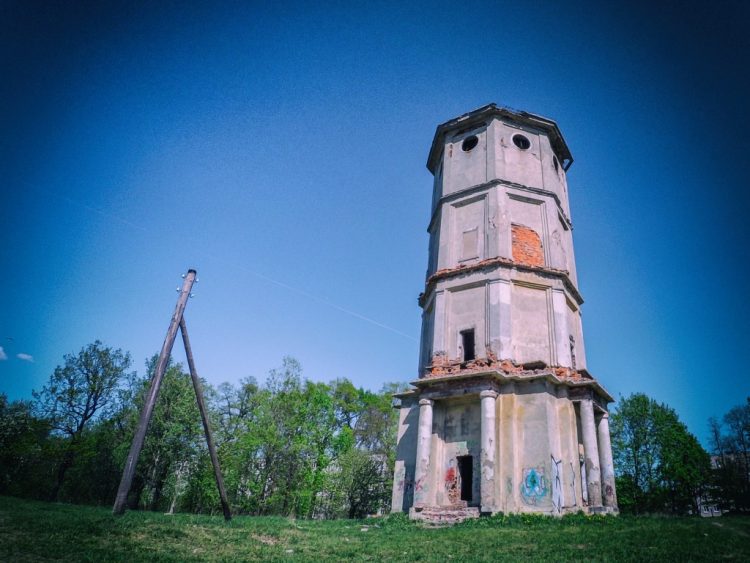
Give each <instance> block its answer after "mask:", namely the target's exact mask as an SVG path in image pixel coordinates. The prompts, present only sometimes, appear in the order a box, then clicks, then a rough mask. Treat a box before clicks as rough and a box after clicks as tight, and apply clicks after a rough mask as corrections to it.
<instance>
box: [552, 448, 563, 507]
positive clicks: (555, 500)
mask: <svg viewBox="0 0 750 563" xmlns="http://www.w3.org/2000/svg"><path fill="white" fill-rule="evenodd" d="M550 457H551V458H552V507H553V508H554V509H555V511H557V513H558V514H559V513H560V512H562V509H563V505H562V503H563V500H562V496H563V494H562V460H556V459H555V456H550Z"/></svg>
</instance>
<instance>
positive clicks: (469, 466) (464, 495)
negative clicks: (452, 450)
mask: <svg viewBox="0 0 750 563" xmlns="http://www.w3.org/2000/svg"><path fill="white" fill-rule="evenodd" d="M456 459H457V461H458V474H459V475H460V476H461V500H465V501H466V502H471V489H472V487H471V485H472V483H473V482H474V459H473V458H472V457H471V456H470V455H460V456H458V458H456Z"/></svg>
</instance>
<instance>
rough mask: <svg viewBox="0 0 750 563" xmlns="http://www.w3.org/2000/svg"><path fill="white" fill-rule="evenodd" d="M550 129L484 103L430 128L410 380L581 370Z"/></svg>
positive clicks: (561, 176)
mask: <svg viewBox="0 0 750 563" xmlns="http://www.w3.org/2000/svg"><path fill="white" fill-rule="evenodd" d="M572 162H573V158H572V156H571V154H570V150H569V149H568V146H567V145H566V143H565V140H564V139H563V137H562V134H561V133H560V130H559V129H558V127H557V124H556V123H555V122H554V121H551V120H549V119H547V118H544V117H540V116H537V115H533V114H530V113H526V112H518V111H513V110H509V109H505V108H500V107H498V106H496V105H494V104H490V105H487V106H484V107H482V108H479V109H477V110H474V111H472V112H470V113H467V114H464V115H462V116H460V117H456V118H454V119H451V120H449V121H447V122H445V123H443V124H442V125H440V126H438V128H437V131H436V133H435V138H434V140H433V142H432V147H431V149H430V155H429V158H428V161H427V167H428V169H429V170H430V172H432V174H433V175H434V178H435V179H434V184H433V199H432V211H431V217H430V223H429V226H428V231H429V234H430V246H429V259H428V266H427V281H426V287H425V291H424V293H423V295H422V297H421V299H420V304H421V306H422V308H423V323H422V347H421V355H420V373H425V370H426V371H427V372H430V371H431V370H432V373H434V372H435V371H434V368H435V366H436V362H438V363H439V362H441V361H449V362H460V363H462V364H466V363H467V362H468V363H471V362H472V361H473V360H474V359H475V358H476V359H477V360H482V361H483V362H484V364H486V363H487V362H491V361H494V360H492V358H497V359H500V360H509V361H511V362H512V363H513V364H514V365H546V366H559V367H564V368H569V369H572V370H577V369H578V370H580V369H584V368H585V362H586V360H585V352H584V350H583V334H582V329H581V317H580V315H581V314H580V305H581V303H582V302H583V299H582V297H581V295H580V293H579V291H578V282H577V276H576V265H575V256H574V253H573V236H572V224H571V220H570V207H569V203H568V186H567V178H566V172H567V170H568V168H569V167H570V165H571V164H572Z"/></svg>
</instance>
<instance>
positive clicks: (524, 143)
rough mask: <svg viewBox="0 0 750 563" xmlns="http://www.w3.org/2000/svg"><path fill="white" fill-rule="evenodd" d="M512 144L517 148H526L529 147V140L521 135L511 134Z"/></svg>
mask: <svg viewBox="0 0 750 563" xmlns="http://www.w3.org/2000/svg"><path fill="white" fill-rule="evenodd" d="M513 144H514V145H516V146H517V147H518V148H519V149H522V150H526V149H528V148H529V147H531V141H529V139H528V138H526V137H524V136H523V135H513Z"/></svg>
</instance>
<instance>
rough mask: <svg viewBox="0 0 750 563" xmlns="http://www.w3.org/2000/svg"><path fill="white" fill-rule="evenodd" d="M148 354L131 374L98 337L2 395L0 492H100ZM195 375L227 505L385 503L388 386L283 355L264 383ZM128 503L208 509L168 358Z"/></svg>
mask: <svg viewBox="0 0 750 563" xmlns="http://www.w3.org/2000/svg"><path fill="white" fill-rule="evenodd" d="M156 361H157V357H156V356H153V357H152V358H151V359H149V360H148V361H147V363H146V371H145V374H144V375H143V376H142V377H138V376H137V375H136V374H134V373H129V372H127V369H128V367H129V365H130V358H129V356H128V355H127V354H125V353H123V352H122V351H120V350H113V349H111V348H106V347H104V346H103V345H102V344H101V343H100V342H98V341H97V342H95V343H93V344H91V345H89V346H88V347H86V348H84V349H82V350H81V352H80V353H79V354H78V355H68V356H65V363H64V365H63V366H59V367H58V368H57V369H56V370H55V371H54V373H53V374H52V376H51V377H50V381H49V383H48V384H47V385H46V386H45V387H44V388H43V389H42V390H41V391H40V392H39V393H35V398H36V401H35V403H34V409H32V406H31V404H29V403H13V404H8V402H7V400H6V399H5V398H4V397H3V398H2V400H1V401H0V440H2V442H1V443H0V445H2V446H3V448H2V452H0V456H2V458H1V459H2V460H3V466H2V468H0V469H2V470H1V471H0V492H7V493H11V494H17V495H22V496H31V497H38V496H42V495H43V496H48V497H52V498H55V499H57V498H59V499H61V500H66V501H70V502H76V503H89V504H103V505H109V504H111V503H112V502H113V499H114V495H115V493H116V490H117V486H118V484H119V480H120V476H121V472H122V467H123V464H124V461H125V459H126V456H127V453H128V450H129V448H130V443H131V442H132V439H133V435H134V432H135V428H136V426H137V423H138V418H139V415H140V412H141V409H142V407H143V404H144V400H145V396H146V393H147V390H148V388H149V386H150V382H151V378H152V377H153V372H154V369H155V366H156ZM203 386H204V394H205V396H206V399H207V402H208V408H209V419H210V422H211V426H212V428H213V429H214V439H215V442H216V446H217V453H218V457H219V463H220V465H221V468H222V473H223V476H224V481H225V485H226V489H227V493H228V496H229V498H230V504H231V505H232V508H233V511H234V512H235V513H239V514H254V515H274V514H275V515H283V516H293V517H298V518H312V517H315V518H320V517H326V518H341V517H347V516H357V517H362V516H366V515H368V514H375V513H382V512H384V511H386V510H387V507H388V501H389V497H390V486H391V482H392V466H393V461H394V457H395V444H396V427H397V418H396V412H395V411H394V409H392V408H391V394H392V392H393V391H396V390H398V389H399V387H398V386H395V385H391V386H387V387H384V388H383V389H382V390H381V391H380V392H379V393H375V392H372V391H369V390H365V389H361V388H356V387H355V386H354V385H353V384H352V383H351V381H349V380H347V379H338V380H335V381H333V382H332V383H331V384H326V383H321V382H312V381H309V380H306V379H303V377H302V369H301V366H300V365H299V363H298V362H297V361H296V360H294V359H293V358H284V360H283V363H282V366H281V367H280V368H278V369H275V370H272V371H271V372H270V373H269V374H268V377H267V379H266V381H265V383H264V384H259V383H258V382H257V381H256V380H255V379H253V378H247V379H244V380H242V381H240V383H239V384H238V385H236V386H233V385H230V384H227V383H225V384H222V385H220V386H219V387H218V388H217V389H214V388H212V387H211V386H210V385H207V384H206V383H205V382H204V383H203ZM6 460H7V461H6ZM16 468H18V469H17V470H16ZM128 506H129V507H130V508H145V509H150V510H154V511H160V512H170V513H172V512H179V511H190V512H200V513H207V514H212V513H216V512H218V511H219V506H220V505H219V498H218V493H217V489H216V483H215V478H214V472H213V467H212V465H211V463H210V460H209V457H208V453H207V448H206V444H205V437H204V434H203V428H202V424H201V419H200V416H199V413H198V409H197V405H196V400H195V394H194V391H193V388H192V381H191V379H190V377H189V375H188V374H187V373H185V372H184V371H183V369H182V366H181V365H179V364H173V363H172V362H171V361H170V362H169V363H168V365H167V369H166V372H165V374H164V377H163V379H162V384H161V387H160V392H159V397H158V400H157V402H156V406H155V408H154V412H153V414H152V417H151V421H150V423H149V427H148V431H147V433H146V440H145V442H144V445H143V448H142V450H141V454H140V457H139V460H138V465H137V467H136V472H135V476H134V480H133V485H132V487H131V491H130V496H129V499H128Z"/></svg>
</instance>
